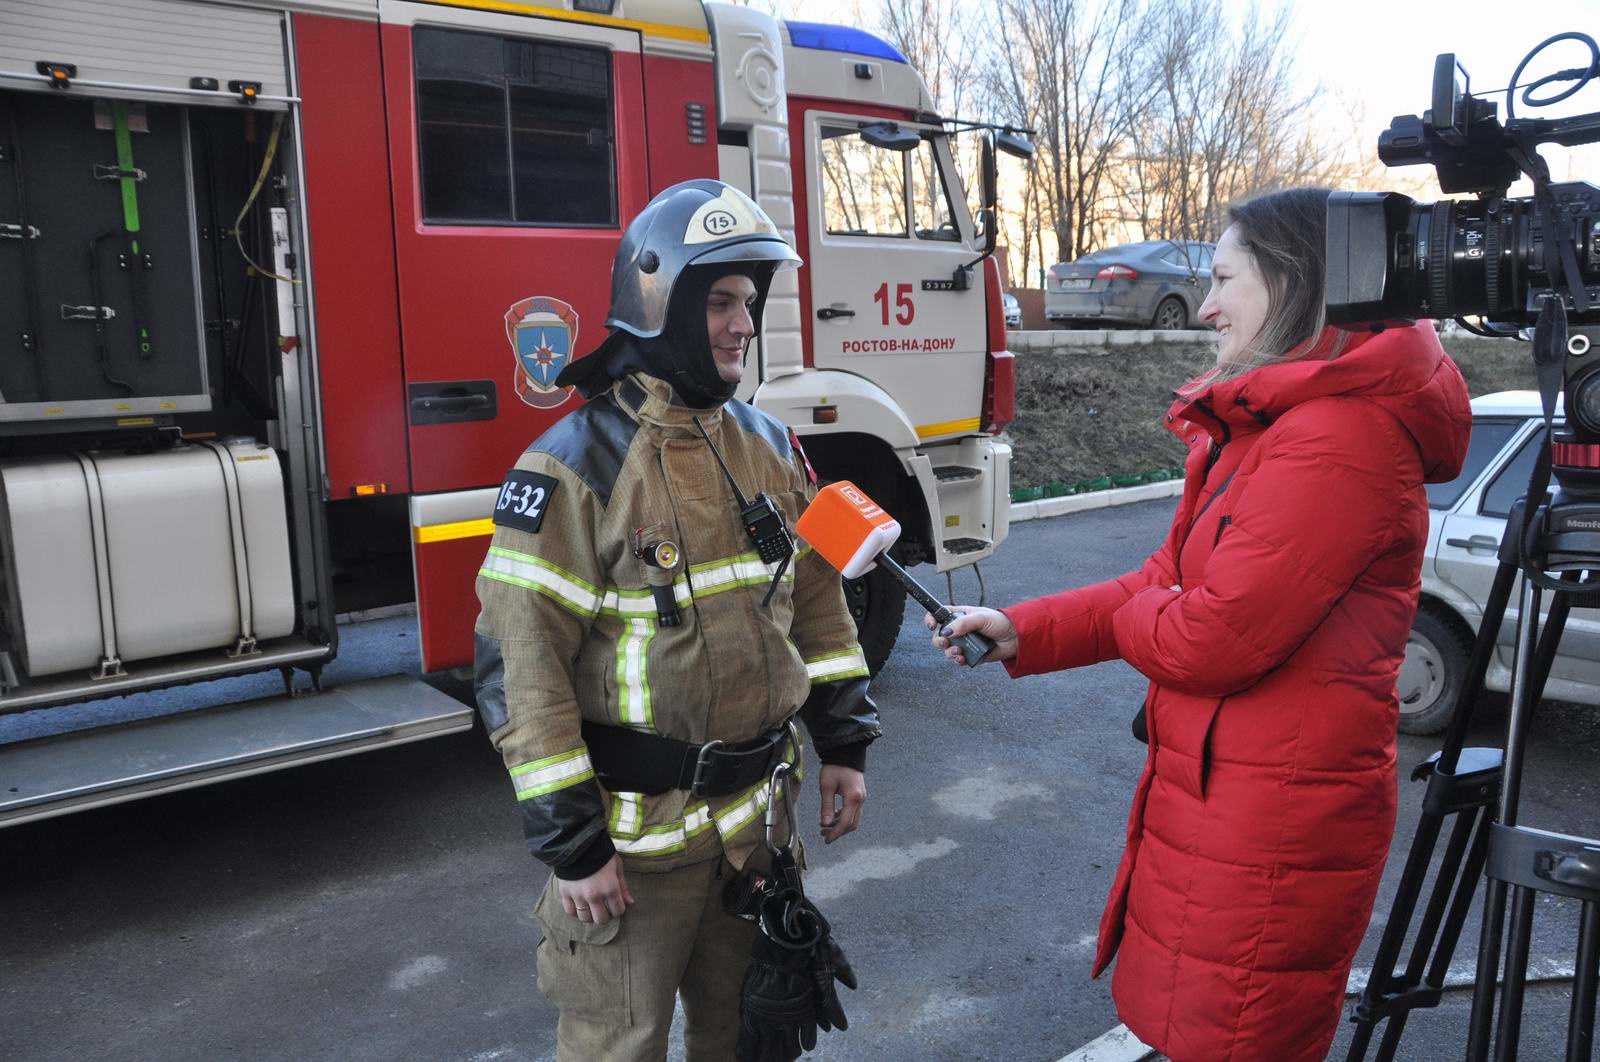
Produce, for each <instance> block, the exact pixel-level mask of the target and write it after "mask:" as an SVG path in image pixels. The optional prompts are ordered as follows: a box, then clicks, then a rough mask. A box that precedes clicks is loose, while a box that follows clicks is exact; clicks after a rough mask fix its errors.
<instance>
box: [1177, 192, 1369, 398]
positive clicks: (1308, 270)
mask: <svg viewBox="0 0 1600 1062" xmlns="http://www.w3.org/2000/svg"><path fill="white" fill-rule="evenodd" d="M1328 195H1329V190H1328V189H1326V188H1291V189H1288V190H1286V191H1281V192H1269V193H1268V194H1266V195H1261V196H1257V197H1256V198H1254V199H1251V200H1248V201H1246V202H1243V203H1238V204H1235V205H1234V206H1231V207H1229V208H1228V224H1229V226H1230V227H1231V228H1232V229H1233V230H1234V234H1235V236H1236V237H1237V238H1238V240H1239V244H1240V246H1241V247H1243V248H1244V250H1245V252H1246V253H1247V254H1249V255H1250V258H1251V261H1252V262H1253V263H1254V264H1255V267H1256V269H1257V270H1258V271H1259V272H1260V273H1261V279H1262V280H1263V281H1264V282H1265V283H1266V287H1267V315H1266V322H1265V323H1264V324H1263V325H1262V326H1261V331H1260V333H1259V334H1257V335H1256V336H1255V338H1253V339H1252V340H1251V341H1250V342H1249V344H1248V345H1247V346H1246V347H1245V349H1244V352H1243V355H1242V356H1241V357H1238V358H1235V359H1233V360H1231V361H1229V362H1227V363H1226V364H1223V365H1218V366H1216V367H1215V368H1213V369H1208V370H1207V371H1205V372H1203V373H1201V374H1200V375H1199V376H1197V377H1196V378H1195V379H1193V380H1191V381H1189V383H1187V384H1185V385H1184V386H1183V387H1181V388H1179V390H1178V393H1179V394H1180V395H1183V396H1185V397H1189V396H1192V395H1195V394H1198V393H1199V392H1201V391H1203V390H1205V389H1206V388H1207V387H1211V386H1213V385H1214V384H1218V383H1221V382H1223V381H1224V380H1232V379H1237V378H1238V377H1240V376H1243V375H1244V374H1245V373H1248V372H1252V371H1254V370H1256V369H1259V368H1261V367H1262V366H1263V365H1274V364H1277V363H1280V362H1286V361H1302V360H1305V359H1307V358H1319V359H1324V360H1331V359H1333V358H1337V357H1338V356H1339V355H1340V354H1342V353H1344V350H1345V348H1346V346H1348V344H1349V334H1348V333H1346V332H1342V331H1340V332H1335V333H1334V334H1333V335H1331V336H1329V337H1327V338H1326V339H1325V338H1324V333H1325V332H1326V330H1327V326H1328V312H1327V305H1326V302H1325V295H1326V288H1327V276H1328V257H1327V232H1328Z"/></svg>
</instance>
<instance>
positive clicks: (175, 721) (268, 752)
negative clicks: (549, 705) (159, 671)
mask: <svg viewBox="0 0 1600 1062" xmlns="http://www.w3.org/2000/svg"><path fill="white" fill-rule="evenodd" d="M471 726H472V709H471V708H469V707H467V706H466V705H464V704H462V703H461V702H459V701H457V700H456V699H455V698H453V697H450V696H449V695H447V694H444V693H440V692H439V691H438V690H436V689H434V688H433V687H432V686H428V685H426V684H424V683H423V682H421V681H419V680H418V679H415V678H413V677H411V676H410V675H387V676H384V677H383V678H376V679H368V680H365V681H362V682H352V683H349V684H347V685H343V686H339V687H336V688H333V689H329V690H326V691H325V692H322V693H302V694H300V695H298V696H294V697H289V696H278V697H265V698H262V699H260V700H255V701H244V702H241V703H238V704H232V705H226V706H222V707H218V708H209V709H196V710H194V711H191V712H182V713H179V714H177V715H166V716H160V717H158V718H155V719H147V720H143V721H140V722H135V723H127V724H124V725H121V726H111V727H97V728H93V729H89V730H80V731H76V732H73V733H68V734H61V735H59V736H56V737H47V738H39V739H37V740H34V741H21V742H17V743H15V744H12V745H0V826H12V825H16V824H18V823H23V822H28V821H31V820H33V819H43V818H49V817H50V816H52V815H63V814H66V813H67V812H70V811H81V810H83V809H85V808H92V807H99V806H101V805H104V804H117V803H121V802H122V801H125V800H135V799H138V798H140V797H147V796H155V795H156V794H159V793H167V792H172V791H174V790H178V789H188V788H191V787H193V786H199V785H207V784H209V783H211V782H220V781H223V780H224V779H227V778H237V777H240V776H242V775H247V774H261V773H263V772H266V771H276V770H281V769H283V768H285V767H292V766H294V765H296V764H300V763H310V762H313V761H315V760H326V759H332V758H333V757H336V756H348V755H351V754H353V753H357V752H366V751H368V750H370V749H377V748H383V747H385V746H388V745H398V744H402V743H404V742H407V741H417V740H419V739H421V738H426V737H434V736H437V735H440V734H448V733H452V732H454V731H458V730H466V729H468V728H469V727H471Z"/></svg>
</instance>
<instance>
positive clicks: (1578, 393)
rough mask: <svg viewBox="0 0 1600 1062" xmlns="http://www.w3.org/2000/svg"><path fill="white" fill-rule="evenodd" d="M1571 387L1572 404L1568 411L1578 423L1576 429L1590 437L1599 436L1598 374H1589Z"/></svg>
mask: <svg viewBox="0 0 1600 1062" xmlns="http://www.w3.org/2000/svg"><path fill="white" fill-rule="evenodd" d="M1569 386H1572V388H1573V390H1572V403H1571V406H1572V408H1571V410H1570V411H1569V412H1570V414H1571V416H1572V418H1573V419H1574V420H1576V421H1577V422H1578V423H1577V425H1576V427H1578V428H1579V429H1581V430H1582V431H1586V432H1589V433H1591V434H1592V435H1600V372H1591V373H1590V374H1589V375H1587V376H1585V377H1584V378H1583V379H1582V380H1581V381H1579V382H1578V383H1577V384H1576V385H1569Z"/></svg>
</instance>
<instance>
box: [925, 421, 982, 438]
mask: <svg viewBox="0 0 1600 1062" xmlns="http://www.w3.org/2000/svg"><path fill="white" fill-rule="evenodd" d="M980 423H982V422H981V421H980V420H979V419H978V418H977V417H969V418H968V419H966V420H947V421H945V422H944V423H942V424H918V425H917V438H919V439H931V438H933V437H934V436H935V435H962V434H966V433H968V432H974V431H977V430H978V425H979V424H980Z"/></svg>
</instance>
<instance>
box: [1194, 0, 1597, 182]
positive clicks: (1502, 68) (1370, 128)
mask: <svg viewBox="0 0 1600 1062" xmlns="http://www.w3.org/2000/svg"><path fill="white" fill-rule="evenodd" d="M1246 4H1247V0H1227V2H1226V7H1227V9H1228V10H1229V11H1230V12H1233V13H1237V12H1240V11H1242V10H1243V9H1244V8H1245V6H1246ZM1263 6H1264V7H1266V8H1267V9H1276V6H1277V5H1275V4H1271V3H1268V4H1264V5H1263ZM1293 11H1294V17H1293V22H1294V27H1295V28H1294V30H1292V31H1291V33H1290V37H1291V43H1292V44H1294V45H1295V46H1296V49H1295V65H1296V68H1297V71H1298V73H1299V75H1300V78H1301V80H1302V83H1303V84H1304V85H1306V86H1307V89H1308V90H1309V89H1310V87H1311V86H1314V85H1316V84H1318V83H1319V82H1320V84H1321V86H1322V93H1323V95H1324V97H1326V98H1325V99H1324V100H1323V102H1324V104H1325V105H1337V106H1338V108H1339V110H1338V111H1337V112H1336V113H1340V114H1342V113H1345V112H1347V111H1348V110H1349V109H1350V106H1351V105H1355V106H1357V107H1359V108H1360V110H1361V112H1363V113H1364V116H1365V121H1364V123H1363V124H1364V128H1363V129H1362V132H1361V136H1362V139H1363V140H1364V141H1365V142H1366V144H1367V145H1368V150H1369V151H1375V150H1376V145H1377V134H1378V133H1379V132H1381V131H1382V130H1383V129H1385V128H1387V127H1388V124H1389V119H1390V118H1392V117H1393V116H1395V115H1397V114H1420V113H1422V111H1423V110H1425V109H1427V107H1428V106H1429V93H1430V86H1431V83H1432V78H1433V62H1434V56H1436V55H1437V54H1439V53H1441V52H1454V53H1455V55H1456V59H1457V61H1458V62H1460V63H1461V64H1462V65H1464V66H1465V67H1466V69H1467V73H1468V74H1469V75H1470V77H1471V84H1472V89H1473V91H1474V92H1479V91H1482V90H1484V89H1498V88H1504V87H1505V85H1506V83H1507V82H1508V81H1509V80H1510V79H1511V75H1512V74H1513V73H1514V72H1515V70H1516V67H1517V64H1518V63H1519V62H1521V60H1522V57H1523V56H1524V55H1525V54H1526V53H1527V52H1528V51H1529V50H1530V49H1532V48H1533V47H1534V46H1536V45H1537V44H1539V42H1541V41H1543V40H1544V39H1545V38H1547V37H1552V36H1554V35H1556V34H1558V33H1565V32H1569V31H1578V32H1582V33H1587V34H1589V35H1590V36H1591V37H1596V38H1600V0H1524V2H1523V3H1512V2H1504V0H1503V2H1489V0H1450V2H1442V0H1424V2H1408V0H1320V2H1318V0H1311V2H1306V0H1301V2H1299V3H1295V4H1294V5H1293ZM1588 58H1589V57H1588V50H1587V48H1586V47H1585V46H1584V45H1583V44H1582V43H1581V42H1574V41H1565V42H1562V43H1560V44H1556V45H1553V46H1552V47H1551V48H1550V49H1549V50H1547V51H1546V52H1545V53H1544V54H1543V55H1542V56H1540V57H1539V58H1537V59H1535V60H1534V62H1533V64H1532V65H1531V66H1530V67H1529V70H1530V71H1535V72H1537V73H1536V74H1535V76H1538V75H1539V74H1544V73H1550V72H1552V71H1555V70H1559V69H1565V68H1567V67H1574V66H1580V65H1583V64H1585V63H1586V62H1587V61H1588ZM1527 80H1530V78H1529V76H1528V75H1527V74H1525V75H1524V81H1527ZM1494 99H1495V101H1496V103H1498V104H1499V105H1500V106H1499V114H1500V117H1501V118H1502V119H1503V118H1504V117H1505V104H1504V100H1505V96H1504V94H1503V93H1502V94H1500V95H1498V96H1497V97H1494ZM1591 111H1600V81H1597V82H1593V83H1591V84H1590V85H1588V86H1587V87H1585V88H1584V89H1583V90H1582V91H1581V92H1579V93H1578V94H1577V95H1575V96H1574V97H1573V98H1571V99H1569V100H1567V101H1565V102H1563V103H1560V104H1557V105H1555V106H1554V107H1546V108H1540V109H1538V110H1534V111H1528V110H1526V109H1525V108H1523V106H1522V105H1521V103H1520V102H1519V104H1518V108H1517V114H1518V117H1544V118H1555V117H1564V116H1569V115H1574V114H1582V113H1587V112H1591ZM1344 121H1345V123H1346V126H1348V119H1344ZM1578 151H1580V152H1581V154H1579V155H1577V156H1576V157H1574V156H1573V154H1572V153H1571V152H1569V151H1568V149H1564V148H1558V147H1547V148H1546V149H1545V151H1544V153H1545V157H1546V158H1547V159H1549V160H1550V164H1551V174H1552V176H1554V177H1555V178H1556V179H1557V180H1562V179H1568V178H1573V179H1576V178H1583V179H1587V180H1590V181H1593V182H1594V183H1597V184H1600V149H1597V148H1596V147H1595V146H1593V145H1591V146H1590V147H1588V148H1586V149H1578ZM1402 172H1403V171H1402Z"/></svg>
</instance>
